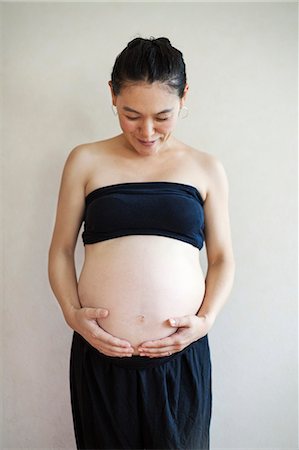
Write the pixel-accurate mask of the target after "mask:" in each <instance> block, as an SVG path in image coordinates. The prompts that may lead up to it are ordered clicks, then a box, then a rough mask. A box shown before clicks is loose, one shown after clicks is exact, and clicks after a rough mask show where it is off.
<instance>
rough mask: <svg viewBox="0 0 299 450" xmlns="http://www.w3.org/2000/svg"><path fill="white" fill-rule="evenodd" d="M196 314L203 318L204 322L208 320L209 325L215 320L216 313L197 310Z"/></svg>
mask: <svg viewBox="0 0 299 450" xmlns="http://www.w3.org/2000/svg"><path fill="white" fill-rule="evenodd" d="M197 316H198V317H199V318H202V319H204V320H205V321H206V322H208V323H209V324H210V325H211V326H212V325H213V324H214V322H215V320H216V315H215V314H212V313H204V312H200V311H199V312H198V313H197Z"/></svg>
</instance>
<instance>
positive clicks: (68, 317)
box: [63, 305, 81, 329]
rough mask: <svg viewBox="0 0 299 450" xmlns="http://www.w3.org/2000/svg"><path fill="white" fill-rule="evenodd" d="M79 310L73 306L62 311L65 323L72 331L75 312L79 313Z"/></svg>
mask: <svg viewBox="0 0 299 450" xmlns="http://www.w3.org/2000/svg"><path fill="white" fill-rule="evenodd" d="M80 309H81V308H78V307H75V306H73V305H70V306H68V307H67V308H66V309H64V310H63V315H64V320H65V321H66V323H67V324H68V325H69V327H71V328H72V329H74V319H75V315H76V312H77V311H79V310H80Z"/></svg>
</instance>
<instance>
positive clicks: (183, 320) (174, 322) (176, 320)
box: [168, 316, 191, 327]
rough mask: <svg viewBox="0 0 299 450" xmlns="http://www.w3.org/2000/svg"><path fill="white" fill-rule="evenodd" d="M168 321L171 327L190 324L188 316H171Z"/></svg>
mask: <svg viewBox="0 0 299 450" xmlns="http://www.w3.org/2000/svg"><path fill="white" fill-rule="evenodd" d="M168 321H169V323H170V325H171V326H172V327H188V326H190V325H191V320H190V316H182V317H171V318H170V319H168Z"/></svg>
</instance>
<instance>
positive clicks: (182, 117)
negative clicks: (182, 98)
mask: <svg viewBox="0 0 299 450" xmlns="http://www.w3.org/2000/svg"><path fill="white" fill-rule="evenodd" d="M183 109H184V110H185V111H186V113H185V115H184V116H181V111H182V110H183ZM188 115H189V109H188V108H187V106H183V107H182V108H181V109H180V111H179V118H180V119H185V118H186V117H187V116H188Z"/></svg>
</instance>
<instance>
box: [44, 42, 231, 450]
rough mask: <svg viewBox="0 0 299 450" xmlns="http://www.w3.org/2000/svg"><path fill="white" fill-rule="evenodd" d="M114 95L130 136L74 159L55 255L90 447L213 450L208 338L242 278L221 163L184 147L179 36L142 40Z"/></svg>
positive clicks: (76, 398) (85, 149) (77, 409)
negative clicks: (203, 261)
mask: <svg viewBox="0 0 299 450" xmlns="http://www.w3.org/2000/svg"><path fill="white" fill-rule="evenodd" d="M109 86H110V89H111V96H112V103H113V105H112V107H113V108H114V113H115V114H116V115H118V119H119V124H120V128H121V130H122V133H121V134H119V135H117V136H114V137H111V138H110V139H106V140H101V141H97V142H92V143H88V144H82V145H78V146H77V147H75V148H74V149H73V150H72V151H71V152H70V154H69V155H68V158H67V160H66V163H65V167H64V170H63V174H62V179H61V186H60V191H59V198H58V205H57V213H56V222H55V227H54V231H53V236H52V241H51V245H50V249H49V267H48V269H49V280H50V284H51V287H52V290H53V292H54V294H55V296H56V298H57V300H58V302H59V304H60V306H61V309H62V312H63V315H64V318H65V320H66V323H67V324H68V325H69V326H70V327H71V329H72V330H73V338H72V346H71V355H70V392H71V404H72V414H73V421H74V431H75V438H76V444H77V448H78V449H188V450H190V449H209V441H210V436H209V428H210V420H211V410H212V392H211V360H210V351H209V343H208V332H209V330H210V329H211V327H212V326H213V324H214V322H215V319H216V317H217V315H218V313H219V311H220V310H221V308H222V307H223V305H224V303H225V302H226V300H227V298H228V296H229V294H230V291H231V287H232V283H233V277H234V257H233V251H232V244H231V236H230V223H229V213H228V181H227V178H226V174H225V171H224V168H223V166H222V164H221V162H220V161H219V160H218V159H217V158H216V157H215V156H212V155H210V154H208V153H206V152H204V151H202V150H197V149H194V148H192V147H190V146H189V145H187V144H185V143H183V142H181V141H179V140H178V139H176V138H175V137H174V136H173V131H174V129H175V126H176V124H177V121H178V119H179V118H180V117H181V114H182V112H184V113H185V111H186V109H187V108H186V107H185V106H184V103H185V101H186V95H187V91H188V84H187V82H186V72H185V63H184V60H183V55H182V53H181V52H180V51H179V50H177V49H176V48H174V47H173V46H172V45H171V43H170V41H169V40H168V39H167V38H164V37H161V38H158V39H154V38H150V39H143V38H136V39H133V40H132V41H131V42H129V44H128V45H127V47H126V48H125V49H124V50H123V51H122V52H121V53H120V54H119V55H118V56H117V58H116V61H115V64H114V67H113V70H112V75H111V80H110V81H109ZM82 224H84V230H83V233H82V239H83V244H84V250H85V259H84V264H83V267H82V271H81V273H80V276H79V279H78V280H77V277H76V270H75V259H74V251H75V247H76V243H77V239H78V234H79V231H80V228H81V225H82ZM204 244H205V247H206V252H207V262H208V268H207V273H206V276H204V274H203V271H202V269H201V266H200V260H199V251H200V250H201V249H202V247H203V245H204Z"/></svg>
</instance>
